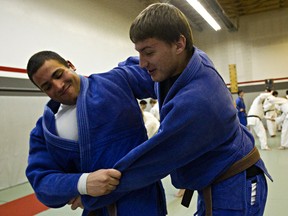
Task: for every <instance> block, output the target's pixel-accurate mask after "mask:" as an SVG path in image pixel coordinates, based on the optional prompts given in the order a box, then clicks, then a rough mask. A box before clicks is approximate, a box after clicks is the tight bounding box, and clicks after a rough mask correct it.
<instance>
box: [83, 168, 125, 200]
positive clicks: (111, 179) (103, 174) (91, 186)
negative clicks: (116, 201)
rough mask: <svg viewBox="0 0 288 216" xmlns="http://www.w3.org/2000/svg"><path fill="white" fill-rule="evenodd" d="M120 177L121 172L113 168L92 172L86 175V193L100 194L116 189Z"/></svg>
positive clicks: (91, 194)
mask: <svg viewBox="0 0 288 216" xmlns="http://www.w3.org/2000/svg"><path fill="white" fill-rule="evenodd" d="M120 178H121V173H120V172H119V171H118V170H115V169H101V170H97V171H95V172H92V173H90V174H89V175H88V177H87V182H86V187H87V194H88V195H90V196H94V197H96V196H102V195H105V194H109V193H111V192H112V191H113V190H115V189H116V186H117V185H118V184H119V180H120Z"/></svg>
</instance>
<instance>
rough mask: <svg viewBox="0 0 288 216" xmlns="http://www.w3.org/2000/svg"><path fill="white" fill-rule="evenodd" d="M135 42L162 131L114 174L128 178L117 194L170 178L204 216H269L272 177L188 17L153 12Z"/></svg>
mask: <svg viewBox="0 0 288 216" xmlns="http://www.w3.org/2000/svg"><path fill="white" fill-rule="evenodd" d="M130 38H131V40H132V41H133V43H134V44H135V49H136V50H137V51H138V52H139V56H140V66H141V67H143V68H145V69H147V71H148V73H149V74H150V76H151V78H152V79H153V80H154V81H155V82H156V88H155V89H156V92H157V99H158V102H159V107H160V114H161V123H160V128H159V131H158V133H157V134H155V135H154V136H153V137H152V138H151V139H149V140H147V141H146V142H144V143H143V144H141V145H139V146H138V147H136V148H134V149H133V151H131V152H130V153H129V154H128V155H126V156H125V157H124V158H122V159H121V160H120V161H119V163H117V164H116V165H115V166H114V168H115V169H119V170H120V171H121V172H122V178H121V182H120V184H119V186H117V189H116V191H127V190H133V189H136V188H139V187H142V186H143V185H147V184H150V183H152V182H155V181H156V180H158V179H160V178H163V177H164V176H166V175H167V174H171V178H172V183H173V185H174V186H175V187H177V188H183V189H186V190H185V194H184V197H183V204H184V205H186V206H188V205H189V202H190V199H191V196H192V194H193V191H194V190H197V191H198V194H199V196H198V210H197V215H201V216H202V215H212V214H213V215H221V216H224V215H229V216H231V215H235V216H236V215H239V216H240V215H241V216H244V215H246V216H248V215H249V216H250V215H263V212H264V208H265V203H266V198H267V183H266V178H265V174H266V175H268V176H269V174H268V173H267V170H266V168H265V165H264V162H263V161H262V159H261V158H260V155H259V152H258V150H257V148H256V147H255V143H254V139H253V136H252V134H251V133H250V132H249V131H248V130H247V129H246V128H245V127H244V126H242V125H241V124H240V123H239V119H238V117H237V110H236V109H235V107H234V105H233V99H232V97H231V93H230V92H229V91H228V89H227V87H226V85H225V83H224V81H223V79H222V78H221V76H220V75H219V73H218V72H217V71H216V69H215V67H214V65H213V63H212V62H211V60H210V59H209V58H208V56H207V55H206V54H205V53H204V52H203V51H201V50H200V49H198V48H197V47H195V46H194V45H193V40H192V31H191V28H190V25H189V23H188V21H187V19H186V17H185V16H184V14H183V13H182V12H181V11H180V10H179V9H177V8H176V7H174V6H172V5H170V4H166V3H156V4H152V5H150V6H148V7H147V8H146V9H145V10H143V11H142V12H141V13H140V14H139V15H138V16H137V17H136V19H135V20H134V22H133V23H132V25H131V28H130ZM215 97H216V98H217V99H215ZM140 172H141V173H140ZM269 177H270V176H269ZM127 185H129V187H127Z"/></svg>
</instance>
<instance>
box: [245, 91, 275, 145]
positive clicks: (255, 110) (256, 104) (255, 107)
mask: <svg viewBox="0 0 288 216" xmlns="http://www.w3.org/2000/svg"><path fill="white" fill-rule="evenodd" d="M270 95H271V93H270V92H269V93H268V92H265V93H261V94H260V95H259V96H257V97H256V98H255V99H254V100H253V102H252V104H251V106H250V109H249V112H248V116H247V125H248V126H249V127H250V130H252V129H253V130H254V132H255V134H256V136H257V137H258V138H259V141H260V146H261V149H262V150H271V149H270V147H269V146H268V144H267V135H266V130H265V128H264V125H263V122H262V119H263V117H264V111H263V105H262V104H263V102H264V100H265V99H266V98H267V97H269V96H270Z"/></svg>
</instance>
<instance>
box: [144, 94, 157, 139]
mask: <svg viewBox="0 0 288 216" xmlns="http://www.w3.org/2000/svg"><path fill="white" fill-rule="evenodd" d="M151 100H152V99H151ZM151 100H150V101H151ZM144 101H145V100H141V101H140V102H139V105H140V108H141V110H142V115H143V121H144V124H145V128H146V130H147V136H148V139H150V138H151V137H152V136H153V135H154V134H156V133H157V131H158V129H159V126H160V122H159V120H158V119H157V118H156V117H155V116H154V115H153V114H152V113H150V112H148V111H144V110H143V108H144V107H145V108H146V105H147V102H146V101H145V102H146V103H145V102H144ZM141 103H142V104H141ZM150 103H151V102H150ZM145 108H144V109H145Z"/></svg>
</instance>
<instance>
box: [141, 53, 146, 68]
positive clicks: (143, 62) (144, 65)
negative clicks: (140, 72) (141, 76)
mask: <svg viewBox="0 0 288 216" xmlns="http://www.w3.org/2000/svg"><path fill="white" fill-rule="evenodd" d="M139 65H140V67H141V68H147V66H148V61H147V60H145V58H143V57H141V55H140V58H139Z"/></svg>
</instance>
